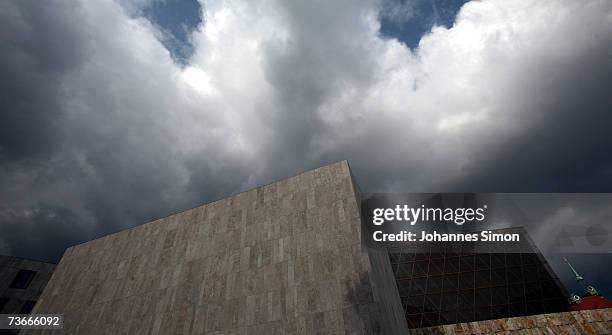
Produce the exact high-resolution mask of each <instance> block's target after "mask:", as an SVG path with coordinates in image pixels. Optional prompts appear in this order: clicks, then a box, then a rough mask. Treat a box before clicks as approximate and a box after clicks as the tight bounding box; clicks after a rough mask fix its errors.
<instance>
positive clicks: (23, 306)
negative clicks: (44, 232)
mask: <svg viewBox="0 0 612 335" xmlns="http://www.w3.org/2000/svg"><path fill="white" fill-rule="evenodd" d="M55 266H56V264H52V263H45V262H40V261H33V260H29V259H23V258H17V257H11V256H3V255H0V314H29V313H30V312H31V311H32V309H33V308H34V305H36V301H37V300H38V298H39V297H40V295H41V294H42V292H43V290H44V289H45V286H47V283H48V282H49V279H51V275H52V274H53V270H54V269H55Z"/></svg>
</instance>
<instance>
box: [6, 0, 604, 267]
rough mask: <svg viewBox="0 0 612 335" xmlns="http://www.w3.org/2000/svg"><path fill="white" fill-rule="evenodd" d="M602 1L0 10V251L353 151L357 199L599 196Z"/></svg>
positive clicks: (71, 239)
mask: <svg viewBox="0 0 612 335" xmlns="http://www.w3.org/2000/svg"><path fill="white" fill-rule="evenodd" d="M610 41H612V2H610V1H609V0H583V1H575V0H549V1H540V0H514V1H505V0H484V1H469V2H465V1H453V0H444V1H442V0H436V1H433V2H431V1H425V0H406V1H396V0H358V1H355V0H350V1H349V0H346V1H344V0H339V1H285V0H282V1H281V0H278V1H276V0H270V1H267V0H266V1H248V0H245V1H240V0H236V1H203V2H201V3H198V2H195V1H189V0H183V1H178V0H120V1H110V0H108V1H107V0H96V1H90V0H86V1H85V0H84V1H78V0H70V1H55V0H50V1H36V0H19V1H1V2H0V51H1V52H0V190H2V191H1V192H0V253H2V254H10V255H17V256H22V257H31V258H36V259H43V260H49V261H57V260H58V259H59V257H60V256H61V254H62V252H63V250H64V249H65V248H66V247H67V246H69V245H72V244H75V243H78V242H82V241H85V240H89V239H92V238H95V237H97V236H100V235H103V234H107V233H109V232H114V231H117V230H120V229H123V228H126V227H130V226H133V225H136V224H140V223H143V222H146V221H149V220H151V219H153V218H155V217H160V216H165V215H167V214H169V213H172V212H176V211H179V210H181V209H185V208H189V207H192V206H195V205H198V204H201V203H205V202H208V201H211V200H214V199H218V198H222V197H225V196H228V195H231V194H233V193H236V192H239V191H243V190H247V189H249V188H252V187H254V186H257V185H261V184H264V183H267V182H270V181H274V180H277V179H279V178H283V177H287V176H291V175H294V174H296V173H298V172H301V171H304V170H307V169H310V168H314V167H318V166H321V165H324V164H327V163H330V162H334V161H338V160H342V159H348V160H349V163H350V164H351V167H352V169H353V171H354V173H355V175H356V178H357V181H358V182H359V184H360V187H361V189H362V190H364V191H366V192H390V191H401V192H442V191H460V192H482V191H489V192H516V191H520V192H534V191H537V192H578V191H579V192H612V155H610V145H611V144H612V132H611V131H610V128H611V125H612V114H611V113H610V112H611V111H612V94H610V88H611V87H612V43H610Z"/></svg>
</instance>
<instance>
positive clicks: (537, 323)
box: [411, 308, 612, 335]
mask: <svg viewBox="0 0 612 335" xmlns="http://www.w3.org/2000/svg"><path fill="white" fill-rule="evenodd" d="M411 333H412V334H418V335H421V334H422V335H429V334H440V335H442V334H445V335H446V334H448V335H451V334H452V335H471V334H474V335H476V334H547V335H548V334H612V308H607V309H597V310H590V311H579V312H565V313H553V314H541V315H531V316H523V317H516V318H508V319H499V320H487V321H478V322H468V323H459V324H455V325H446V326H438V327H430V328H420V329H412V331H411Z"/></svg>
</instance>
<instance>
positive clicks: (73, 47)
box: [0, 2, 86, 163]
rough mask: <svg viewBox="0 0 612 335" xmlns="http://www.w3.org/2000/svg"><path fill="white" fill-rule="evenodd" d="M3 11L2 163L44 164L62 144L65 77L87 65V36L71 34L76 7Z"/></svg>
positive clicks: (8, 6)
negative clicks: (85, 53) (68, 73)
mask: <svg viewBox="0 0 612 335" xmlns="http://www.w3.org/2000/svg"><path fill="white" fill-rule="evenodd" d="M0 6H2V14H0V15H2V35H1V36H2V53H1V54H0V78H2V79H1V80H0V91H1V92H2V97H1V98H0V110H2V114H1V115H0V117H1V119H0V161H1V162H3V163H11V162H15V161H20V160H32V159H34V160H38V159H46V158H48V154H49V153H50V152H53V151H54V150H56V149H57V146H58V145H60V142H61V140H62V132H61V125H60V122H61V121H60V120H61V118H62V113H61V106H62V104H63V102H64V101H63V99H64V94H65V92H63V90H62V78H63V77H64V75H65V74H66V73H67V72H70V71H78V69H79V67H80V66H81V64H82V62H83V61H84V52H85V51H86V50H83V48H81V45H82V41H83V40H84V39H85V38H86V37H85V36H84V35H83V34H82V32H80V31H78V30H75V29H73V28H74V26H73V24H76V25H78V24H79V22H78V18H79V17H80V15H78V8H73V6H71V5H68V4H62V3H51V2H44V3H36V5H32V6H27V5H25V4H18V3H15V2H5V3H3V4H2V5H0ZM75 20H77V21H76V22H75ZM37 162H38V161H37Z"/></svg>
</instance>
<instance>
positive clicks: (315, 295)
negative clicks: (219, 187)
mask: <svg viewBox="0 0 612 335" xmlns="http://www.w3.org/2000/svg"><path fill="white" fill-rule="evenodd" d="M359 206H360V199H359V193H358V191H357V189H356V185H355V184H354V182H353V179H352V176H351V172H350V169H349V165H348V163H347V162H346V161H343V162H339V163H335V164H331V165H328V166H325V167H322V168H318V169H315V170H311V171H307V172H305V173H302V174H299V175H297V176H295V177H291V178H288V179H285V180H281V181H279V182H275V183H272V184H269V185H265V186H262V187H258V188H256V189H253V190H250V191H247V192H244V193H240V194H237V195H235V196H232V197H229V198H226V199H222V200H219V201H215V202H212V203H209V204H206V205H203V206H200V207H196V208H193V209H190V210H186V211H184V212H181V213H178V214H174V215H171V216H168V217H165V218H162V219H159V220H155V221H153V222H149V223H147V224H143V225H140V226H137V227H134V228H131V229H128V230H124V231H121V232H118V233H115V234H111V235H108V236H104V237H102V238H99V239H96V240H93V241H89V242H86V243H83V244H79V245H76V246H73V247H70V248H68V249H67V250H66V251H65V253H64V255H63V257H62V259H61V261H60V263H59V264H58V266H57V269H56V271H55V274H54V275H53V277H52V278H51V281H50V282H49V285H48V286H47V289H46V290H45V292H44V293H43V295H42V296H41V298H40V300H39V303H38V305H37V306H36V308H35V312H36V313H62V314H64V327H65V329H64V333H66V334H262V335H263V334H265V335H269V334H281V333H282V334H383V333H386V334H400V333H406V332H407V327H406V321H405V317H404V312H403V310H402V306H401V303H400V299H399V296H398V294H397V288H396V285H395V281H394V278H393V272H392V269H391V266H390V262H389V258H388V256H387V255H386V254H385V253H381V252H377V251H371V252H368V250H367V249H366V248H365V247H363V246H362V244H361V233H360V229H361V228H360V213H359ZM31 332H32V333H39V332H40V331H31Z"/></svg>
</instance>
